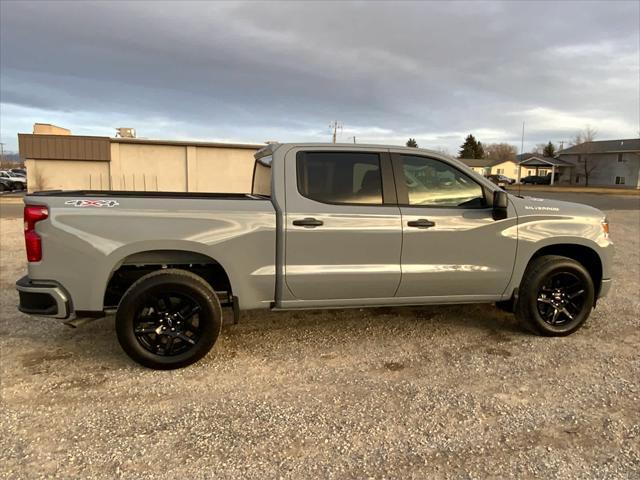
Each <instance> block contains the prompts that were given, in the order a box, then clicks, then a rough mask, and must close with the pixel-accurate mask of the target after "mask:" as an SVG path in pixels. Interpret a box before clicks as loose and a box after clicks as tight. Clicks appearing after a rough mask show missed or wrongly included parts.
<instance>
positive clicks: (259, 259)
mask: <svg viewBox="0 0 640 480" xmlns="http://www.w3.org/2000/svg"><path fill="white" fill-rule="evenodd" d="M314 149H316V150H318V149H321V150H327V149H338V150H340V151H378V152H385V151H388V152H395V153H398V152H410V153H411V154H413V155H425V156H429V157H432V158H437V159H439V160H442V161H445V162H449V163H451V164H453V165H455V166H457V167H458V168H461V169H464V170H465V171H466V173H467V174H468V175H470V176H472V177H473V178H474V179H475V180H476V181H477V182H478V183H479V184H481V185H483V186H484V187H485V188H486V189H487V190H488V192H489V193H490V194H491V193H492V192H493V191H495V190H497V189H498V187H496V186H495V185H494V184H493V183H491V182H490V181H488V180H486V179H485V178H483V177H482V176H480V175H477V174H475V173H474V172H473V171H471V170H470V169H468V168H467V167H466V166H464V164H462V163H461V162H459V161H457V160H455V159H452V158H450V157H447V156H444V155H441V154H439V153H436V152H430V151H426V150H420V149H414V148H411V149H406V148H400V147H382V146H374V145H352V144H349V145H326V144H284V145H278V146H274V147H270V150H271V152H272V155H273V162H272V190H273V196H272V202H269V201H267V200H233V199H206V198H195V197H194V198H189V197H188V196H187V197H181V198H142V197H135V196H132V197H118V199H117V200H118V203H119V205H118V206H115V207H113V208H104V207H103V208H77V207H73V206H69V205H66V204H65V201H67V200H69V199H70V198H73V192H69V194H68V195H69V196H67V197H64V196H27V197H26V198H25V203H27V204H43V205H47V206H48V207H49V212H50V217H49V219H48V220H45V221H42V222H39V223H38V224H37V227H36V229H37V232H38V233H39V234H40V235H41V236H42V239H43V260H42V261H41V262H38V263H32V264H30V265H29V277H30V278H31V279H32V280H56V281H58V282H59V283H60V284H61V285H62V286H63V287H64V288H65V290H66V291H67V292H68V293H69V294H70V297H71V299H72V303H73V307H74V308H75V309H76V310H101V309H102V307H103V305H102V301H103V296H104V292H105V287H106V284H107V282H108V280H109V278H110V276H111V274H112V272H113V271H115V270H116V269H117V268H118V267H119V266H121V265H122V264H123V262H127V263H137V262H142V263H145V262H148V263H155V264H161V263H163V262H166V263H171V262H172V261H176V260H179V259H182V260H184V259H185V258H187V259H189V261H190V260H191V259H192V258H193V257H191V255H193V254H195V255H196V257H195V260H197V259H198V258H202V256H204V257H206V258H209V259H211V260H213V261H216V262H218V263H219V264H220V265H221V266H222V267H223V268H224V269H225V270H226V272H227V274H228V276H229V278H230V281H231V286H232V290H233V293H234V294H235V295H237V296H238V297H239V299H240V307H241V308H242V309H253V308H269V307H270V306H272V304H274V306H275V308H276V309H286V308H315V307H353V306H367V305H415V304H433V303H468V302H490V301H496V300H501V299H507V298H509V297H510V296H511V295H512V294H513V292H514V289H515V288H517V287H518V285H519V284H520V281H521V279H522V275H523V273H524V270H525V268H526V266H527V264H528V262H529V260H530V259H531V257H532V256H533V255H534V254H535V252H536V251H538V250H539V249H540V248H542V247H545V246H549V245H554V244H574V245H575V244H578V245H583V246H586V247H589V248H591V249H593V250H594V251H596V252H597V253H598V255H599V256H600V258H601V260H602V263H603V270H604V271H603V278H604V279H608V278H610V274H611V271H610V269H611V257H612V253H613V247H612V244H611V242H610V240H609V239H608V237H607V236H605V235H604V233H603V231H602V227H601V222H602V220H603V219H604V214H603V213H602V212H600V211H599V210H597V209H595V208H592V207H588V206H584V205H579V204H574V203H568V202H558V201H553V200H543V199H535V198H527V197H525V198H521V197H517V196H514V195H509V206H508V217H507V218H506V219H504V220H498V221H495V220H493V219H492V217H491V210H490V209H441V208H426V207H398V206H395V205H392V206H389V205H385V206H346V205H327V204H321V203H319V202H315V201H313V200H310V199H307V198H304V197H302V196H301V195H300V194H299V193H298V191H297V187H296V182H295V172H296V170H295V155H296V153H297V152H298V151H300V150H305V151H307V150H314ZM83 198H91V197H83ZM96 198H97V197H96ZM99 198H100V199H101V200H105V199H108V198H109V197H108V195H107V196H101V197H99ZM306 216H313V217H315V218H318V219H322V220H323V221H324V222H325V224H324V225H323V226H322V227H319V228H317V229H306V228H304V227H296V226H293V224H292V221H293V220H294V219H296V218H300V217H303V218H304V217H306ZM425 217H426V218H431V219H435V221H436V225H437V226H436V227H435V228H433V229H428V230H416V231H408V230H407V229H406V223H407V221H409V220H410V219H414V218H425ZM148 252H153V253H148ZM179 252H180V253H179ZM185 255H186V257H185ZM608 287H609V282H607V283H606V288H603V291H602V294H605V293H606V291H607V290H608Z"/></svg>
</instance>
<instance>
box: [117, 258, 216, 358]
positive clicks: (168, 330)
mask: <svg viewBox="0 0 640 480" xmlns="http://www.w3.org/2000/svg"><path fill="white" fill-rule="evenodd" d="M221 328H222V309H221V307H220V302H219V300H218V297H217V296H216V294H215V292H214V291H213V289H212V288H211V286H210V285H209V284H208V283H207V282H205V281H204V279H203V278H202V277H199V276H198V275H195V274H193V273H191V272H188V271H185V270H178V269H163V270H158V271H156V272H153V273H150V274H148V275H145V276H144V277H142V278H140V279H139V280H138V281H136V282H135V283H134V284H133V285H131V287H129V289H128V290H127V292H126V293H125V294H124V296H123V297H122V300H121V302H120V305H119V306H118V311H117V313H116V333H117V335H118V341H119V343H120V346H121V347H122V349H123V350H124V351H125V352H126V354H127V355H129V357H131V359H133V360H134V361H136V362H138V363H139V364H140V365H143V366H145V367H148V368H153V369H158V370H170V369H175V368H182V367H186V366H187V365H191V364H192V363H195V362H197V361H198V360H200V359H201V358H202V357H204V356H205V355H206V354H207V353H208V352H209V350H211V347H213V345H214V344H215V342H216V340H217V339H218V335H219V334H220V330H221Z"/></svg>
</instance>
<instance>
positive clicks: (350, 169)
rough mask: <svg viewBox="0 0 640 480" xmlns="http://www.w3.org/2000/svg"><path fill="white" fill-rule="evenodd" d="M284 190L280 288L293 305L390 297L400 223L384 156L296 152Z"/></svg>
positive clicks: (289, 158) (396, 275)
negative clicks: (282, 280) (282, 283)
mask: <svg viewBox="0 0 640 480" xmlns="http://www.w3.org/2000/svg"><path fill="white" fill-rule="evenodd" d="M323 148H324V149H323ZM285 189H286V214H285V248H284V252H285V258H284V264H285V283H286V286H287V288H288V289H289V291H290V292H291V294H292V295H293V297H294V298H295V299H297V300H311V301H313V300H336V299H348V300H354V299H362V298H385V297H393V296H394V294H395V292H396V290H397V288H398V285H399V284H400V251H401V246H402V225H401V222H400V210H399V208H398V206H397V204H396V194H395V188H394V184H393V172H392V167H391V161H390V158H389V154H388V152H386V151H383V150H380V149H375V148H363V147H358V148H353V149H350V148H348V147H346V148H345V149H344V150H343V149H340V150H335V149H327V148H326V147H308V148H302V147H300V148H296V149H293V150H291V151H289V152H287V154H286V156H285Z"/></svg>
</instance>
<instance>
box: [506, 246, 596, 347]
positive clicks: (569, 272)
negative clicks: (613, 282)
mask: <svg viewBox="0 0 640 480" xmlns="http://www.w3.org/2000/svg"><path fill="white" fill-rule="evenodd" d="M518 293H519V295H518V300H517V302H516V305H515V315H516V318H517V319H518V320H519V321H520V322H521V323H522V324H523V325H524V326H525V327H527V328H528V329H529V330H531V331H533V332H534V333H537V334H538V335H545V336H565V335H569V334H571V333H573V332H575V331H576V330H578V329H579V328H580V327H581V326H582V325H583V324H584V322H585V321H586V320H587V318H588V317H589V315H590V314H591V310H592V308H593V305H594V296H595V288H594V285H593V280H592V278H591V275H590V274H589V272H588V271H587V270H586V269H585V268H584V267H583V266H582V265H581V264H580V263H578V262H576V261H575V260H573V259H571V258H567V257H562V256H559V255H545V256H543V257H539V258H536V259H535V260H533V261H532V262H531V264H530V265H529V266H528V267H527V270H526V271H525V274H524V276H523V278H522V282H521V283H520V288H519V290H518Z"/></svg>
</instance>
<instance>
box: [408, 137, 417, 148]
mask: <svg viewBox="0 0 640 480" xmlns="http://www.w3.org/2000/svg"><path fill="white" fill-rule="evenodd" d="M407 147H413V148H418V142H416V139H415V138H410V139H409V140H407Z"/></svg>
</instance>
